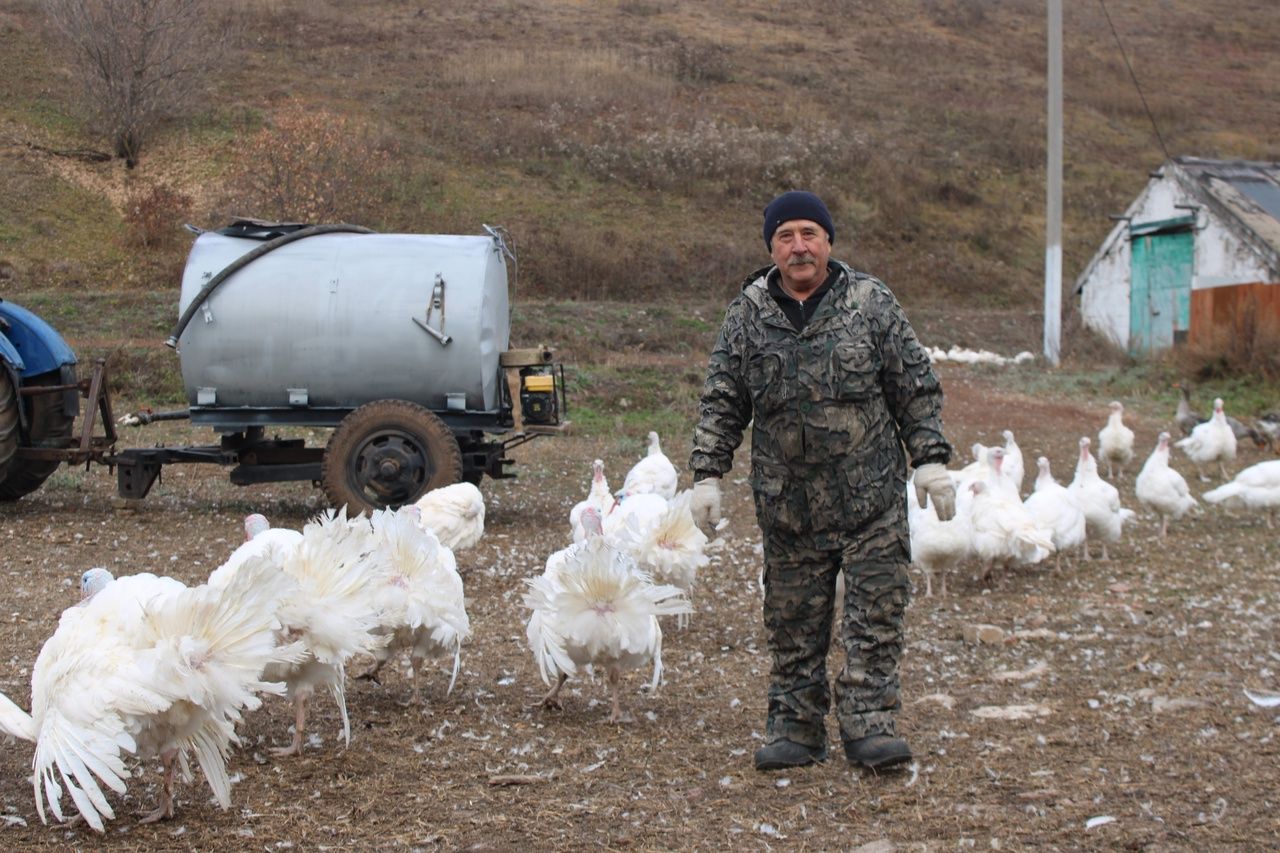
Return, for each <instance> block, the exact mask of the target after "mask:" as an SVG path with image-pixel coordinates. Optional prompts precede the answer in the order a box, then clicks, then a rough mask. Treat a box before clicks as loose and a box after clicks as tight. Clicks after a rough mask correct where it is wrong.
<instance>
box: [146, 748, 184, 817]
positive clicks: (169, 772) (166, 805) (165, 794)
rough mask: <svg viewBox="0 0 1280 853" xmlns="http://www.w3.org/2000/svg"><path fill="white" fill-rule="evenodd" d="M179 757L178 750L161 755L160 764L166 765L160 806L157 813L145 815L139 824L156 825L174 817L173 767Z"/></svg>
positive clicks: (156, 810)
mask: <svg viewBox="0 0 1280 853" xmlns="http://www.w3.org/2000/svg"><path fill="white" fill-rule="evenodd" d="M177 757H178V751H177V750H176V749H167V750H165V751H164V752H162V753H160V762H161V763H162V764H163V765H164V783H163V784H162V785H161V786H160V804H159V805H158V806H156V809H155V811H153V812H148V813H147V814H145V815H143V817H142V820H141V821H139V823H155V822H157V821H161V820H169V819H170V818H172V817H173V765H174V761H175V760H176V759H177Z"/></svg>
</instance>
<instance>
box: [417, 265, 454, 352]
mask: <svg viewBox="0 0 1280 853" xmlns="http://www.w3.org/2000/svg"><path fill="white" fill-rule="evenodd" d="M436 311H439V312H440V328H438V329H436V328H432V326H431V315H432V314H434V313H435V312H436ZM413 322H415V323H417V324H418V327H419V328H421V329H422V331H424V332H426V333H427V334H428V335H430V336H431V337H433V338H435V339H436V340H437V341H439V342H440V346H448V345H449V342H450V341H452V340H453V338H451V337H450V336H449V335H446V334H445V332H444V276H442V275H440V273H436V283H435V284H434V285H433V286H432V288H431V301H430V302H428V303H427V316H426V318H425V319H423V320H419V319H418V318H417V317H414V318H413Z"/></svg>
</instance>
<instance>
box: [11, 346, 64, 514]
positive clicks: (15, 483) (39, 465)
mask: <svg viewBox="0 0 1280 853" xmlns="http://www.w3.org/2000/svg"><path fill="white" fill-rule="evenodd" d="M61 381H62V378H61V375H60V374H59V372H58V371H56V370H55V371H52V372H50V373H42V374H40V375H39V376H35V377H32V378H30V379H27V380H26V381H25V384H26V387H28V388H30V387H33V386H39V385H57V384H59V383H60V382H61ZM15 396H16V395H15ZM18 399H19V400H21V399H22V398H21V397H18ZM27 400H28V402H27V406H28V408H27V417H28V424H29V429H28V430H27V433H28V436H29V438H30V442H31V443H30V446H31V447H65V446H66V445H67V439H69V438H70V437H71V434H72V430H73V428H74V427H75V420H76V419H75V417H74V416H68V415H67V413H66V411H65V410H64V409H63V406H62V392H58V393H53V394H36V395H34V396H31V397H28V398H27ZM14 411H15V413H16V411H17V410H16V409H15V410H14ZM61 464H62V463H61V462H40V461H38V460H35V459H16V458H15V459H13V460H11V461H10V462H9V470H8V471H7V472H5V475H4V479H3V480H0V501H16V500H17V499H18V498H20V497H22V496H23V495H29V494H31V493H32V492H34V491H35V490H36V489H38V488H40V486H41V485H42V484H43V483H44V481H45V480H47V479H49V475H50V474H52V473H53V472H54V471H57V470H58V466H59V465H61Z"/></svg>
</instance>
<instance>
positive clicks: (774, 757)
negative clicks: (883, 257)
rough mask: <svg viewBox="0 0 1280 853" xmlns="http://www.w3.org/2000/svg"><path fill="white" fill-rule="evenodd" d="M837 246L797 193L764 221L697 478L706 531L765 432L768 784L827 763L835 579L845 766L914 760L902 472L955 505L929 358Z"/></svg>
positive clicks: (695, 465)
mask: <svg viewBox="0 0 1280 853" xmlns="http://www.w3.org/2000/svg"><path fill="white" fill-rule="evenodd" d="M834 236H835V228H834V226H833V225H832V222H831V216H830V214H829V213H828V212H827V208H826V206H825V205H824V204H823V203H822V201H821V200H820V199H818V197H817V196H815V195H813V194H812V193H805V192H791V193H785V194H783V195H782V196H779V197H778V198H777V199H775V200H774V201H773V202H771V203H770V205H769V206H768V207H767V208H765V223H764V238H765V243H766V245H767V246H769V250H770V255H771V256H772V258H773V261H774V263H773V265H771V266H769V267H765V268H763V269H761V270H758V271H756V272H754V273H752V274H751V275H750V276H748V278H747V279H746V281H745V282H743V287H742V292H741V294H739V296H738V297H737V298H736V299H734V301H733V302H732V303H731V304H730V305H729V308H728V310H727V312H726V313H725V318H724V323H723V325H722V326H721V329H720V335H719V338H718V339H717V341H716V345H715V349H714V351H713V352H712V353H711V360H710V367H709V368H708V371H707V379H706V385H705V387H704V389H703V392H702V399H701V404H700V407H699V421H698V425H697V427H696V428H695V431H694V442H693V444H694V446H693V453H692V456H691V458H690V461H689V467H690V468H691V469H692V470H693V472H694V475H695V480H696V483H695V486H694V497H693V501H692V507H693V510H694V516H695V519H697V520H698V521H699V523H700V524H703V525H704V526H705V525H711V524H714V523H715V522H716V521H718V520H719V497H720V487H719V482H720V477H722V476H723V475H724V474H725V473H726V472H728V471H729V469H730V467H731V465H732V462H733V453H734V450H735V449H737V447H738V445H739V444H740V443H741V442H742V435H743V431H744V430H745V429H746V427H747V426H748V424H753V427H752V433H751V435H752V441H751V488H752V491H753V493H754V496H755V505H756V517H757V519H758V521H759V523H760V527H761V530H762V531H763V534H764V561H765V573H764V584H765V600H764V621H765V627H766V629H767V631H768V639H769V651H770V654H771V657H772V667H771V673H770V678H771V684H770V687H769V710H768V724H767V732H766V745H765V746H764V747H762V748H761V749H759V750H758V751H757V752H756V755H755V764H756V767H757V768H758V769H761V770H772V769H779V768H784V767H794V766H799V765H804V764H809V763H812V762H813V761H821V760H823V759H825V757H826V742H827V735H826V727H825V717H826V713H827V711H828V709H829V706H830V691H829V687H828V683H827V671H826V657H827V651H828V647H829V645H830V639H831V626H832V618H833V605H834V598H835V584H836V577H837V575H838V574H839V573H840V572H841V571H843V573H844V578H845V598H844V602H843V607H842V610H843V612H844V619H843V625H842V629H841V639H842V641H843V643H844V647H845V651H846V654H847V662H846V664H845V666H844V668H843V669H842V670H841V672H840V674H839V675H838V677H837V679H836V717H837V719H838V721H839V724H840V733H841V737H842V739H843V741H844V748H845V753H846V756H847V757H848V758H849V760H850V761H851V762H853V763H854V764H855V765H861V766H865V767H870V768H880V767H886V766H890V765H893V764H898V763H902V762H905V761H909V760H910V758H911V752H910V749H909V748H908V746H907V744H906V741H905V740H903V739H902V738H900V737H898V736H897V732H896V729H895V725H894V716H895V713H896V712H897V711H898V709H899V708H900V706H901V703H900V701H899V698H898V664H899V660H900V658H901V655H902V648H903V615H904V611H905V609H906V606H907V600H908V596H909V591H908V581H907V571H906V570H907V564H908V563H909V561H910V544H909V536H908V529H907V512H906V491H905V489H906V483H907V460H908V457H909V459H910V461H911V464H912V466H913V467H914V468H915V469H916V473H915V482H916V487H917V489H918V491H919V492H920V498H921V503H922V504H923V503H924V500H925V497H926V496H927V497H929V498H931V499H932V500H933V504H934V506H935V508H936V509H937V510H938V512H939V515H940V517H944V518H949V517H950V516H951V514H952V513H953V512H954V505H955V491H954V488H953V487H952V484H951V480H950V477H949V475H948V474H947V473H946V470H945V465H946V463H947V462H948V461H949V460H950V457H951V446H950V445H949V444H948V443H947V441H946V439H945V438H944V437H943V435H942V421H941V413H942V389H941V388H940V386H939V384H938V378H937V376H936V375H935V374H934V372H933V369H932V367H931V366H930V364H929V358H928V355H927V354H926V353H925V351H924V348H923V347H922V346H921V345H920V342H919V341H918V340H917V339H916V335H915V332H914V331H913V330H912V328H911V325H910V323H908V322H907V318H906V316H905V315H904V314H903V312H902V308H901V306H899V305H898V302H897V300H896V299H895V298H894V296H893V294H892V293H890V292H889V289H888V288H887V287H886V286H885V285H884V284H883V283H882V282H880V281H879V280H877V279H875V278H873V277H872V276H869V275H866V274H864V273H861V272H857V271H856V270H854V269H852V268H851V267H849V266H848V265H847V264H844V263H842V262H839V261H832V260H830V254H831V241H832V239H834ZM904 446H905V455H904Z"/></svg>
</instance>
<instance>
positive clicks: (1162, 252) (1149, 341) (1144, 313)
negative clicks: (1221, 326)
mask: <svg viewBox="0 0 1280 853" xmlns="http://www.w3.org/2000/svg"><path fill="white" fill-rule="evenodd" d="M1137 230H1138V228H1135V229H1134V231H1137ZM1131 239H1132V244H1131V246H1130V248H1131V250H1132V251H1131V253H1130V255H1131V267H1130V269H1131V274H1132V278H1131V279H1130V282H1131V285H1130V288H1129V351H1130V352H1131V353H1135V354H1136V353H1144V352H1153V351H1155V350H1161V349H1168V348H1169V347H1171V346H1173V345H1174V343H1175V342H1177V341H1181V340H1182V339H1183V338H1184V337H1185V336H1186V333H1187V331H1188V330H1189V329H1190V328H1191V258H1192V248H1193V246H1194V245H1195V233H1194V232H1192V231H1189V230H1180V231H1172V232H1164V233H1154V234H1152V233H1148V234H1133V235H1132V238H1131Z"/></svg>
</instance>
